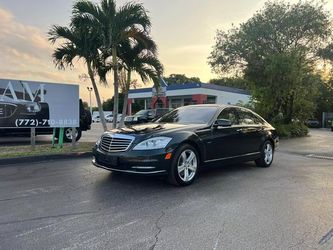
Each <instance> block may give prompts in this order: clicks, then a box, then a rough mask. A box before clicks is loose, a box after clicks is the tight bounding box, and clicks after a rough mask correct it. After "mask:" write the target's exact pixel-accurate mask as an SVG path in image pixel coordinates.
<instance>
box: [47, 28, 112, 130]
mask: <svg viewBox="0 0 333 250" xmlns="http://www.w3.org/2000/svg"><path fill="white" fill-rule="evenodd" d="M48 34H49V41H50V42H51V43H52V44H54V43H55V42H56V41H60V42H62V43H60V44H59V45H58V47H57V48H56V49H55V50H54V52H53V54H52V57H53V61H54V63H55V65H56V66H57V67H58V68H59V69H65V68H66V67H73V66H74V63H75V62H77V61H76V59H77V58H79V59H81V60H83V61H84V62H85V65H86V67H87V71H88V75H89V78H90V81H91V84H92V87H93V89H94V93H95V96H96V101H97V105H98V110H99V113H100V117H101V123H102V126H103V129H104V130H105V131H106V130H107V127H106V122H105V118H104V115H103V112H102V110H103V109H102V103H101V98H100V95H99V91H98V88H97V84H96V80H95V73H96V68H95V65H96V58H98V48H99V47H100V45H101V40H100V37H99V34H98V32H96V30H95V28H94V27H93V26H91V25H90V23H89V22H82V23H81V24H80V25H76V24H75V23H71V25H70V27H62V26H57V25H54V26H53V27H52V28H51V29H50V31H49V33H48Z"/></svg>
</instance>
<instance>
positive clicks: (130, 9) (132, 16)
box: [115, 2, 151, 31]
mask: <svg viewBox="0 0 333 250" xmlns="http://www.w3.org/2000/svg"><path fill="white" fill-rule="evenodd" d="M115 23H117V24H118V31H123V30H126V29H128V28H130V27H136V28H138V29H140V28H142V29H143V30H144V31H149V30H150V28H151V21H150V18H149V16H148V15H147V10H146V9H145V8H144V6H143V5H142V4H137V3H133V2H130V3H127V4H125V5H123V6H122V7H121V8H119V10H118V12H117V14H116V16H115Z"/></svg>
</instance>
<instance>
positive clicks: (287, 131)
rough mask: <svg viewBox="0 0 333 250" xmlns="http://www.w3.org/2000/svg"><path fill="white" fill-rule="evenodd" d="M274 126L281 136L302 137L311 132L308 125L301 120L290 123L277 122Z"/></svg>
mask: <svg viewBox="0 0 333 250" xmlns="http://www.w3.org/2000/svg"><path fill="white" fill-rule="evenodd" d="M274 127H275V129H276V131H277V133H278V135H279V136H280V137H287V138H292V137H302V136H306V135H307V134H308V133H309V129H308V127H307V126H305V125H304V124H302V123H300V122H297V123H290V124H275V125H274Z"/></svg>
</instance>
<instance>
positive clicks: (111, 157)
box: [92, 146, 171, 175]
mask: <svg viewBox="0 0 333 250" xmlns="http://www.w3.org/2000/svg"><path fill="white" fill-rule="evenodd" d="M166 154H167V152H166V151H165V149H158V150H141V151H132V150H129V151H126V152H117V153H107V152H104V151H102V150H100V149H99V148H98V147H97V146H95V147H94V148H93V155H94V159H93V161H92V163H93V164H94V165H95V166H96V167H99V168H103V169H106V170H110V171H117V172H123V173H130V174H141V175H163V174H167V172H168V170H169V169H170V165H171V159H170V160H165V155H166Z"/></svg>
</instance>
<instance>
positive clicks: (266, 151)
mask: <svg viewBox="0 0 333 250" xmlns="http://www.w3.org/2000/svg"><path fill="white" fill-rule="evenodd" d="M273 159H274V147H273V144H272V143H271V142H270V141H265V143H264V144H263V146H262V148H261V157H260V158H259V159H257V160H256V161H255V162H256V164H257V166H258V167H261V168H268V167H270V166H271V165H272V162H273Z"/></svg>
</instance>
